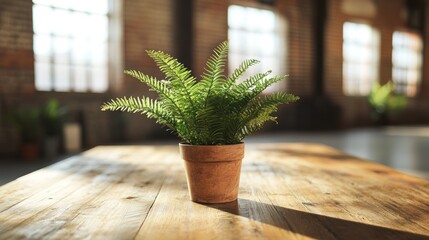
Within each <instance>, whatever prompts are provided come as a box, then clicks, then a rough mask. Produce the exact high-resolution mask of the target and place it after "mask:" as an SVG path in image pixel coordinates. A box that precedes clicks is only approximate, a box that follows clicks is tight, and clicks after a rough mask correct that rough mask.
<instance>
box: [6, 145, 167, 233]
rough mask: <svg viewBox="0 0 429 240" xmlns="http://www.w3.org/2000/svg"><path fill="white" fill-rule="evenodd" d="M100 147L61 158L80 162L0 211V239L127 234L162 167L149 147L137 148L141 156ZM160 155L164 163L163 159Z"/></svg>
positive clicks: (156, 187)
mask: <svg viewBox="0 0 429 240" xmlns="http://www.w3.org/2000/svg"><path fill="white" fill-rule="evenodd" d="M104 150H106V149H104ZM104 150H103V149H100V150H99V151H96V150H93V151H91V152H89V153H87V154H85V155H84V156H81V157H79V158H75V159H71V160H70V161H71V162H72V163H70V162H65V165H67V166H75V165H77V166H80V167H72V168H71V169H69V170H71V171H72V175H73V176H74V177H73V178H66V179H64V180H62V181H59V182H58V183H53V186H51V187H47V186H49V185H47V186H45V187H47V189H45V190H42V191H41V192H38V193H35V194H33V195H32V196H31V197H28V198H27V199H25V200H23V201H20V202H19V203H18V204H16V205H14V206H12V207H10V208H9V209H7V210H5V211H3V212H1V213H0V222H1V223H4V224H0V236H1V238H2V239H3V238H4V239H15V238H17V239H21V238H34V239H45V238H53V239H63V238H64V237H65V236H67V237H68V238H74V239H82V238H93V239H95V238H98V239H106V236H108V237H109V238H110V237H114V236H121V237H123V236H128V238H132V237H133V236H134V235H135V234H136V232H137V230H138V228H139V227H140V225H141V223H142V222H143V220H144V216H145V215H146V214H147V212H148V210H149V208H150V206H152V204H153V201H154V199H155V197H156V195H157V194H158V191H159V188H160V186H161V184H162V182H163V180H164V178H163V175H162V174H160V173H163V172H164V171H166V170H168V168H165V165H163V164H161V165H158V164H157V165H154V164H153V163H154V162H156V161H157V159H158V158H157V154H156V153H153V149H152V150H151V149H147V151H137V152H140V153H142V155H141V156H143V157H140V158H143V159H139V158H136V156H134V155H128V157H127V156H126V155H127V153H128V152H132V150H131V149H127V151H121V150H120V149H115V150H112V151H107V154H106V153H105V151H104ZM116 150H119V151H116ZM118 156H120V157H121V159H120V161H119V162H117V161H116V160H117V159H116V157H118ZM151 156H155V158H153V157H151ZM141 160H145V163H146V164H142V163H141ZM164 160H165V162H164V164H165V163H167V162H168V160H167V159H164ZM154 166H155V168H154ZM156 166H157V167H156ZM58 169H62V170H66V169H65V168H64V167H63V166H62V165H59V166H58V165H57V166H53V167H52V169H51V170H58ZM76 169H79V170H76ZM11 186H12V187H13V185H11ZM8 188H9V187H8ZM27 191H31V189H27ZM113 226H114V227H113ZM117 226H122V227H120V228H118V227H117ZM77 230H80V231H77ZM112 239H113V238H112Z"/></svg>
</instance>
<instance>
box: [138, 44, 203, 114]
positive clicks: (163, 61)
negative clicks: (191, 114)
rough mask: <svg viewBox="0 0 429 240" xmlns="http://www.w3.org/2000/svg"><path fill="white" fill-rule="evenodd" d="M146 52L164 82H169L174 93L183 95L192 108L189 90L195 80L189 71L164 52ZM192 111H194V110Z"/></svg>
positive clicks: (192, 102)
mask: <svg viewBox="0 0 429 240" xmlns="http://www.w3.org/2000/svg"><path fill="white" fill-rule="evenodd" d="M146 52H147V54H148V55H149V56H150V57H151V58H152V59H153V60H154V61H155V63H156V64H157V65H158V67H159V69H160V70H161V71H162V72H163V73H164V74H165V76H166V80H167V81H169V86H170V87H171V88H172V89H175V92H176V93H180V94H181V95H183V97H184V98H186V99H187V100H188V101H189V103H190V104H191V106H192V108H194V106H195V104H194V101H193V97H192V93H191V88H192V87H193V86H194V85H195V84H196V80H195V77H193V76H192V74H191V71H190V70H188V69H186V68H185V66H184V65H183V64H181V63H180V62H179V61H177V59H175V58H173V57H172V56H170V55H168V54H166V53H164V52H161V51H153V50H151V51H146ZM193 110H194V111H195V108H194V109H193Z"/></svg>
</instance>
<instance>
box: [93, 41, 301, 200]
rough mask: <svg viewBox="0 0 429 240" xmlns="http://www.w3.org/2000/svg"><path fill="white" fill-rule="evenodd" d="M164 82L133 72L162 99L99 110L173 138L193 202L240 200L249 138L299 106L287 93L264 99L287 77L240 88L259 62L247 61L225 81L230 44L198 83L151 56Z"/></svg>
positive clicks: (255, 79) (264, 77)
mask: <svg viewBox="0 0 429 240" xmlns="http://www.w3.org/2000/svg"><path fill="white" fill-rule="evenodd" d="M147 53H148V55H149V56H150V57H151V58H152V59H153V60H154V61H155V63H156V64H157V65H158V67H159V68H160V70H161V71H162V72H163V73H165V79H164V80H158V79H156V78H154V77H151V76H148V75H146V74H144V73H141V72H139V71H135V70H126V71H125V73H126V74H128V75H130V76H132V77H135V78H137V79H138V80H140V81H141V82H142V83H145V84H146V85H148V86H149V87H150V88H151V89H152V90H153V91H155V92H157V93H158V96H159V98H158V99H150V98H147V97H123V98H116V99H112V100H110V101H109V102H107V103H105V104H104V105H102V107H101V109H102V110H103V111H106V110H111V111H115V110H120V111H127V112H132V113H141V114H146V115H147V117H149V118H154V119H156V121H157V123H159V124H161V125H164V126H166V127H168V128H169V129H170V130H171V131H173V132H175V133H176V134H177V135H178V136H179V137H180V138H181V139H182V140H183V143H180V144H179V147H180V152H181V156H182V158H183V159H184V160H185V169H186V174H187V182H188V189H189V192H190V196H191V200H192V201H195V202H202V203H223V202H231V201H234V200H236V199H237V194H238V185H239V178H240V170H241V161H242V159H243V157H244V144H243V142H242V140H243V139H244V137H245V136H247V135H249V134H251V133H253V132H255V131H256V130H258V129H260V128H261V127H262V126H263V123H264V122H266V121H270V120H271V121H275V120H276V117H274V116H272V115H271V113H273V112H275V111H276V110H277V107H278V105H280V104H285V103H291V102H294V101H296V100H298V97H297V96H294V95H292V94H287V93H282V92H278V93H274V94H272V95H264V96H260V93H261V92H262V91H263V90H264V89H266V88H267V87H268V86H270V85H272V84H274V83H276V82H279V81H281V80H283V79H284V78H285V76H274V77H268V76H269V75H270V74H271V71H267V72H265V73H259V74H256V75H254V76H252V77H249V78H248V79H246V80H244V81H243V82H241V83H238V82H237V80H238V79H239V78H240V77H241V76H242V75H243V73H244V72H245V71H246V70H247V69H248V68H249V67H251V66H252V65H255V64H257V63H258V61H257V60H253V59H251V60H245V61H244V62H243V63H242V64H241V65H240V66H239V67H238V68H237V69H235V70H234V71H233V72H232V74H231V75H230V76H229V77H226V76H225V75H224V67H225V64H226V59H227V56H228V43H227V42H223V43H221V44H220V45H219V46H218V47H216V48H215V50H214V52H213V54H212V56H211V57H210V58H209V60H208V62H207V65H206V68H205V72H204V74H203V75H202V76H201V80H200V81H198V82H197V81H196V78H195V77H193V76H192V74H191V71H190V70H188V69H186V68H185V67H184V65H183V64H181V63H179V62H178V61H177V60H176V59H174V58H173V57H171V56H170V55H168V54H166V53H164V52H161V51H147Z"/></svg>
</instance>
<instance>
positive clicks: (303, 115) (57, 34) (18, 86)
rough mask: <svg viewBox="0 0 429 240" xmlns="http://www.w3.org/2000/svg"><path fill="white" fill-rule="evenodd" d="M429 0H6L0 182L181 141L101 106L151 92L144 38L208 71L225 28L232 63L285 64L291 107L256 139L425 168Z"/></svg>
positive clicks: (416, 170) (2, 3)
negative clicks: (106, 149) (116, 148)
mask: <svg viewBox="0 0 429 240" xmlns="http://www.w3.org/2000/svg"><path fill="white" fill-rule="evenodd" d="M428 13H429V1H425V0H229V1H227V0H226V1H218V0H180V1H177V0H0V184H2V183H5V182H8V181H10V180H13V179H15V178H16V177H19V176H20V175H23V174H25V173H28V172H31V171H34V170H35V169H38V168H41V167H43V166H46V165H49V164H51V163H53V162H55V161H58V160H61V159H64V158H66V157H68V156H70V155H73V154H76V153H79V152H80V151H83V150H85V149H89V148H91V147H94V146H97V145H103V144H170V143H172V144H176V143H177V142H179V140H178V139H177V138H176V137H175V136H174V135H170V134H169V133H168V132H166V131H165V129H164V128H161V127H159V126H156V125H155V122H154V121H152V120H148V119H146V117H144V116H139V115H133V114H128V113H119V112H101V111H100V105H101V104H102V103H103V102H106V101H107V100H109V99H110V98H114V97H122V96H141V95H146V96H150V97H155V96H154V93H153V92H149V91H148V89H147V88H146V87H145V86H143V85H142V84H141V83H140V82H139V81H138V80H135V79H132V78H130V77H127V76H125V75H124V74H123V73H122V72H123V70H124V69H136V70H140V71H142V72H145V73H147V74H149V75H153V76H156V77H158V78H160V79H162V78H163V76H162V75H161V74H160V72H159V70H158V69H157V67H156V66H155V64H154V63H153V62H152V61H151V59H150V58H149V57H148V56H147V55H146V52H145V50H151V49H153V50H162V51H165V52H167V53H169V54H171V55H172V56H174V57H176V58H178V59H179V60H180V61H181V62H183V63H184V64H185V66H187V67H188V68H190V69H192V71H193V72H194V75H195V76H199V75H201V73H202V71H203V68H204V65H205V62H206V60H207V58H208V57H209V55H210V54H211V51H212V49H213V48H214V47H216V46H217V45H218V44H219V43H220V42H222V41H224V40H229V43H230V54H229V62H228V67H227V72H228V71H229V72H230V71H231V69H234V68H235V67H237V66H238V65H239V64H240V62H241V61H243V60H244V59H248V58H255V59H258V60H260V61H261V63H260V64H259V66H256V67H254V68H253V69H252V70H251V71H250V72H249V74H254V73H257V72H261V71H266V70H269V69H272V70H273V72H274V74H288V75H289V77H288V78H287V80H286V81H284V82H282V83H281V84H278V85H275V86H273V87H271V88H269V89H267V90H266V92H265V93H270V92H275V91H287V92H291V93H294V94H296V95H299V96H300V97H301V100H300V101H299V102H297V103H295V104H292V105H289V106H283V107H282V108H281V109H280V110H279V112H278V114H277V116H278V122H279V123H278V124H277V125H276V124H267V125H266V127H265V128H264V129H263V130H262V131H260V132H259V133H258V134H256V135H254V136H252V137H249V138H247V139H246V141H247V142H250V143H252V142H318V143H324V144H328V145H330V146H333V147H336V148H339V149H340V150H343V151H346V152H347V153H350V154H353V155H357V156H359V157H362V158H367V159H370V160H373V161H377V162H381V163H383V164H386V165H389V166H392V167H394V168H396V169H398V170H401V171H405V172H408V173H411V174H414V175H417V176H422V177H428V175H427V172H428V171H429V48H428V47H427V46H429V14H428Z"/></svg>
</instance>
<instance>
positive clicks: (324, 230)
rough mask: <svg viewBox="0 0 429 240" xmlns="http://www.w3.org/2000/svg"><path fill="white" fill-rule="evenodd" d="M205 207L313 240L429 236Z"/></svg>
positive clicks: (283, 212)
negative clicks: (312, 239)
mask: <svg viewBox="0 0 429 240" xmlns="http://www.w3.org/2000/svg"><path fill="white" fill-rule="evenodd" d="M204 205H205V206H208V207H211V208H215V209H218V210H221V211H224V212H228V213H231V214H234V215H237V216H242V217H246V218H248V219H251V220H253V221H257V222H261V223H264V224H269V225H272V226H275V227H278V228H282V229H285V230H287V231H290V232H294V233H297V234H300V235H305V236H308V237H311V238H316V239H410V240H411V239H413V240H418V239H426V240H427V239H429V236H425V235H420V234H415V233H410V232H405V231H400V230H394V229H390V228H385V227H380V226H374V225H370V224H366V223H360V222H353V221H349V220H344V219H339V218H333V217H328V216H324V215H319V214H314V213H309V212H303V211H298V210H294V209H289V208H284V207H280V206H276V205H270V204H266V203H261V202H256V201H252V200H247V199H241V198H240V199H238V201H234V202H231V203H226V204H204Z"/></svg>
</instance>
